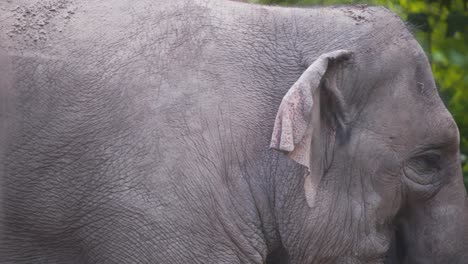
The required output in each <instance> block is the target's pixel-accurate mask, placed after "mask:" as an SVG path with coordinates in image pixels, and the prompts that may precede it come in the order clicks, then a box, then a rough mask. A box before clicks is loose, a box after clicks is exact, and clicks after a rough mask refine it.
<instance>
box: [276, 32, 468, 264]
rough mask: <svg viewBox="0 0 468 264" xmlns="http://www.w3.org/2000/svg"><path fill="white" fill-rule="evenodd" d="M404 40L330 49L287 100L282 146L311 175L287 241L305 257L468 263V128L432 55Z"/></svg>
mask: <svg viewBox="0 0 468 264" xmlns="http://www.w3.org/2000/svg"><path fill="white" fill-rule="evenodd" d="M401 39H403V40H401V41H400V43H396V44H395V42H394V43H388V44H386V45H382V46H381V47H382V48H380V49H379V50H378V52H375V53H373V54H372V52H368V53H366V52H362V51H347V50H335V51H332V52H328V53H323V54H322V55H320V56H319V57H318V58H317V59H316V60H315V61H314V62H313V63H312V64H311V65H310V66H309V67H308V68H307V70H306V71H305V72H304V73H303V74H302V75H301V76H300V78H299V79H298V80H297V82H296V83H295V84H294V85H293V86H292V87H291V88H290V89H289V91H288V92H287V94H286V95H285V96H284V98H283V100H282V102H281V105H280V108H279V111H278V113H277V116H276V121H275V125H274V130H273V136H272V140H271V147H272V148H274V149H277V150H280V151H282V152H284V153H285V154H287V156H288V157H289V158H291V159H292V160H294V161H296V162H297V163H299V164H301V165H303V167H304V174H305V175H304V181H303V182H304V192H305V196H304V195H303V196H302V197H304V198H303V202H302V206H303V207H305V210H306V211H307V212H308V213H307V215H306V216H305V219H302V220H298V221H297V222H295V223H288V224H289V225H297V226H299V228H298V229H299V230H300V231H298V232H297V234H295V235H292V236H289V237H287V236H284V237H283V238H282V239H283V244H284V246H285V248H286V250H287V251H288V252H289V253H290V254H292V255H294V257H293V258H294V259H295V260H299V262H300V263H384V262H385V261H386V262H391V263H466V262H467V261H468V203H467V198H466V191H465V189H464V186H463V182H462V174H461V166H460V158H459V132H458V129H457V126H456V124H455V122H454V120H453V118H452V116H451V115H450V113H449V112H448V111H447V109H446V108H445V107H444V104H443V103H442V101H441V99H440V97H439V95H438V92H437V89H436V86H435V83H434V80H433V77H432V74H431V68H430V65H429V63H428V61H427V58H426V57H425V55H424V52H423V51H422V49H421V48H420V46H419V45H418V44H417V43H416V42H415V41H414V39H413V38H411V37H409V38H407V39H404V38H401ZM361 50H362V49H361ZM294 206H296V208H300V206H301V204H300V203H298V204H295V205H294ZM299 222H300V223H299ZM298 241H299V242H298ZM302 249H304V250H303V252H300V250H302Z"/></svg>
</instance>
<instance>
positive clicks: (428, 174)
mask: <svg viewBox="0 0 468 264" xmlns="http://www.w3.org/2000/svg"><path fill="white" fill-rule="evenodd" d="M440 170H441V156H440V154H438V153H427V154H422V155H418V156H416V157H414V158H411V159H410V160H409V161H408V162H407V165H406V169H405V174H406V176H408V178H410V179H411V180H412V181H414V182H416V183H419V184H422V185H428V184H434V183H436V182H437V181H438V178H439V173H438V172H439V171H440Z"/></svg>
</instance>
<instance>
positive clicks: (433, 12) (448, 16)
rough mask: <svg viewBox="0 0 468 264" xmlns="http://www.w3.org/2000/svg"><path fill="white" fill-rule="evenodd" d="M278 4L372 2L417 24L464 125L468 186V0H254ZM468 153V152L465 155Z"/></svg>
mask: <svg viewBox="0 0 468 264" xmlns="http://www.w3.org/2000/svg"><path fill="white" fill-rule="evenodd" d="M251 2H256V3H262V4H278V5H342V4H370V5H380V6H386V7H387V8H389V9H390V10H392V11H393V12H395V13H396V14H398V15H399V16H400V17H401V18H402V19H403V20H404V21H408V22H409V23H410V24H412V25H413V26H414V27H415V36H416V38H417V40H418V41H419V43H420V44H421V46H422V47H423V48H424V50H425V51H426V54H427V56H428V58H429V60H430V61H431V65H432V71H433V73H434V78H435V80H436V83H437V85H438V87H439V90H440V93H441V96H442V98H443V99H444V102H445V104H446V105H447V107H448V108H449V110H450V112H451V113H452V115H453V116H454V118H455V120H456V121H457V124H458V127H459V128H460V141H461V142H460V143H461V144H460V149H461V153H462V155H461V159H462V164H463V172H464V175H465V178H464V179H465V185H466V186H467V187H468V161H467V155H468V89H465V88H468V75H467V74H466V72H468V4H467V3H468V2H467V0H439V1H438V0H426V1H423V0H411V1H410V0H251ZM463 153H464V154H463Z"/></svg>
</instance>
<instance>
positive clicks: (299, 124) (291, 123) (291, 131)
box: [270, 50, 352, 173]
mask: <svg viewBox="0 0 468 264" xmlns="http://www.w3.org/2000/svg"><path fill="white" fill-rule="evenodd" d="M351 54H352V53H351V52H349V51H346V50H337V51H333V52H329V53H325V54H322V55H321V56H320V57H318V58H317V60H315V61H314V63H312V65H310V66H309V67H308V68H307V69H306V70H305V72H304V73H303V74H302V75H301V76H300V77H299V79H298V80H297V81H296V83H294V85H293V86H292V87H291V88H290V89H289V91H288V92H287V93H286V95H285V96H284V97H283V100H282V101H281V104H280V106H279V109H278V113H277V115H276V120H275V125H274V128H273V135H272V137H271V144H270V147H271V148H273V149H277V150H280V151H283V152H285V153H287V155H288V156H289V157H290V158H291V159H293V160H294V161H296V162H297V163H299V164H301V165H303V166H305V167H307V169H308V171H309V173H310V169H311V155H314V153H311V144H312V138H313V132H314V130H315V129H320V119H321V118H320V90H321V89H322V88H321V89H319V88H320V87H323V89H326V90H327V91H324V92H326V94H328V95H331V96H332V97H334V98H333V100H332V101H334V102H337V103H335V105H336V106H337V107H339V108H342V107H341V104H342V103H341V102H342V97H341V95H340V92H339V90H338V89H337V88H336V87H335V85H334V82H333V83H332V85H322V84H323V83H327V82H324V81H325V80H323V79H324V78H323V77H324V75H325V74H326V73H327V71H329V70H330V68H331V65H333V64H335V63H340V62H341V61H343V60H347V59H349V58H350V57H351ZM336 110H338V109H336ZM341 110H342V109H341Z"/></svg>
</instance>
